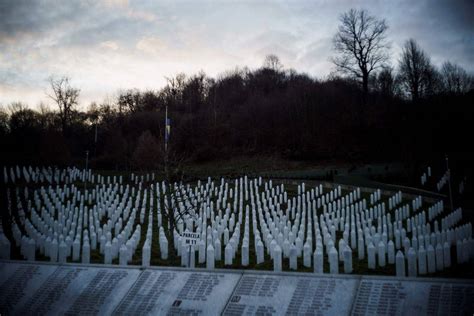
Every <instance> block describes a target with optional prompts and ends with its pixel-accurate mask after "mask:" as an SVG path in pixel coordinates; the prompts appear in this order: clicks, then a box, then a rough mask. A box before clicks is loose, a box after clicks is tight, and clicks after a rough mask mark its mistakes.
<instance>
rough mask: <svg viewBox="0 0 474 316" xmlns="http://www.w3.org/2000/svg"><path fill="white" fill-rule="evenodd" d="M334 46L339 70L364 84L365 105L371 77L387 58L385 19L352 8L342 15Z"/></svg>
mask: <svg viewBox="0 0 474 316" xmlns="http://www.w3.org/2000/svg"><path fill="white" fill-rule="evenodd" d="M340 22H341V24H340V25H339V29H338V32H337V33H336V35H335V36H334V38H333V44H334V48H335V50H336V52H337V53H338V56H336V57H334V58H333V59H332V62H333V63H334V64H335V65H336V67H337V70H338V71H340V72H342V73H344V74H347V75H349V76H352V77H355V78H357V79H358V80H361V82H362V90H363V98H364V103H365V102H366V100H367V94H368V92H369V76H370V74H371V72H372V71H374V70H376V69H377V68H378V67H380V66H382V65H384V63H385V61H386V60H387V59H388V53H387V50H388V43H387V41H386V32H387V29H388V26H387V24H386V23H385V20H379V19H377V18H375V17H374V16H371V15H369V13H368V12H367V11H366V10H356V9H351V10H349V11H348V12H345V13H343V14H342V15H341V16H340Z"/></svg>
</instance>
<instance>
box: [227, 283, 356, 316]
mask: <svg viewBox="0 0 474 316" xmlns="http://www.w3.org/2000/svg"><path fill="white" fill-rule="evenodd" d="M357 285H358V280H357V279H350V278H332V277H324V276H318V277H316V276H312V275H311V274H308V275H307V276H277V275H276V276H271V275H264V274H263V275H262V274H249V275H244V276H242V278H241V280H240V282H239V284H238V285H237V287H236V289H235V291H234V294H233V295H232V297H231V299H230V301H229V304H228V305H227V307H226V309H225V311H224V315H270V314H271V315H308V314H332V315H347V314H348V313H349V312H350V310H351V303H352V296H353V295H354V294H355V291H356V289H357Z"/></svg>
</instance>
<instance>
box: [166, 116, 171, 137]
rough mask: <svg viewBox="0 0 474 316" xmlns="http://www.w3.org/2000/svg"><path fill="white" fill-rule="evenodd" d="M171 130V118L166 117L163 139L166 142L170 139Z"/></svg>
mask: <svg viewBox="0 0 474 316" xmlns="http://www.w3.org/2000/svg"><path fill="white" fill-rule="evenodd" d="M170 132H171V119H169V118H166V128H165V141H166V142H168V141H169V139H170Z"/></svg>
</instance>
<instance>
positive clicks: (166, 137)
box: [165, 105, 169, 154]
mask: <svg viewBox="0 0 474 316" xmlns="http://www.w3.org/2000/svg"><path fill="white" fill-rule="evenodd" d="M168 137H169V135H168V105H166V114H165V154H166V152H167V151H168Z"/></svg>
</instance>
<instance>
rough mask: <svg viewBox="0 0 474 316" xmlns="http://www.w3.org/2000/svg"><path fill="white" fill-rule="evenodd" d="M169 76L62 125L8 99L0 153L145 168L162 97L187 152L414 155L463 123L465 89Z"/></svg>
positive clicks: (263, 72) (295, 77) (296, 77)
mask: <svg viewBox="0 0 474 316" xmlns="http://www.w3.org/2000/svg"><path fill="white" fill-rule="evenodd" d="M169 81H170V83H169V84H168V85H167V86H166V87H165V88H163V89H161V90H159V91H156V92H154V91H146V92H140V91H138V90H129V91H125V92H122V93H121V94H120V95H119V97H118V98H117V100H116V101H115V102H114V103H112V104H108V103H104V104H92V105H91V106H90V107H89V109H88V110H87V111H78V110H73V111H71V112H70V113H69V114H68V117H67V119H66V120H65V121H66V122H67V123H65V126H64V127H63V121H64V120H63V119H62V118H61V117H62V114H61V113H60V111H51V110H48V109H44V108H43V109H42V110H40V111H35V110H32V109H29V108H27V107H25V106H22V105H21V104H13V105H11V106H10V109H9V110H10V113H7V112H2V114H1V130H0V133H1V143H2V144H1V147H2V148H3V150H2V152H3V153H2V155H1V159H2V163H3V164H17V163H28V164H39V163H53V164H59V165H64V164H71V163H83V161H84V159H85V152H86V150H88V151H89V153H90V154H89V157H90V162H91V165H92V166H94V167H96V168H112V169H115V168H126V169H130V168H131V169H147V168H154V167H156V163H157V160H159V159H160V157H161V155H163V148H164V123H165V108H166V106H168V113H169V117H170V118H171V122H172V123H171V138H170V143H169V148H170V150H171V151H174V152H176V153H178V154H179V155H181V156H183V157H186V158H187V159H189V160H190V161H206V160H213V159H220V158H229V157H232V156H241V155H255V154H263V155H279V156H282V157H283V158H288V159H310V160H351V161H352V160H355V161H381V160H382V161H387V160H388V161H394V160H407V161H408V160H413V159H417V160H423V159H426V158H427V157H428V158H429V157H430V156H432V155H433V154H443V153H444V152H465V151H466V146H469V145H468V144H466V143H464V142H465V141H466V139H467V137H469V135H472V132H473V127H472V122H473V107H472V105H473V104H474V100H473V96H474V94H473V92H472V91H470V92H468V93H463V94H446V93H437V94H434V95H430V96H427V97H425V98H422V99H419V100H417V101H411V100H407V99H406V98H403V97H402V96H400V95H395V94H387V93H383V91H381V90H380V89H379V88H377V87H375V86H378V85H377V84H375V83H374V87H373V88H372V89H371V91H370V93H369V97H368V100H367V103H366V104H362V103H361V100H362V90H361V89H360V87H359V85H358V83H357V82H354V81H351V80H347V79H341V78H333V79H328V80H324V81H320V80H315V79H312V78H310V77H308V76H306V75H304V74H299V73H296V72H294V71H283V70H274V69H270V68H266V67H262V68H260V69H257V70H254V71H249V70H237V71H233V72H230V73H227V74H225V75H223V76H221V77H220V78H218V79H216V80H214V79H211V78H208V77H206V76H205V75H204V74H198V75H195V76H192V77H189V78H185V77H184V76H182V75H179V76H177V77H176V78H173V79H171V80H169ZM96 131H97V143H96V142H95V139H96Z"/></svg>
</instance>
